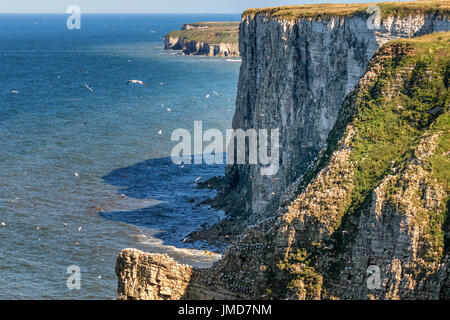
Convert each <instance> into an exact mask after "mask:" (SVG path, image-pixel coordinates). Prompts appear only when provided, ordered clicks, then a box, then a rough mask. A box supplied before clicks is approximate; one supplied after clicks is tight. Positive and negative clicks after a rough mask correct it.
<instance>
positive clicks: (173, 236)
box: [98, 157, 224, 248]
mask: <svg viewBox="0 0 450 320" xmlns="http://www.w3.org/2000/svg"><path fill="white" fill-rule="evenodd" d="M223 174H224V165H217V164H214V165H206V164H191V165H189V164H184V165H177V164H174V163H172V160H171V158H170V157H167V158H158V159H149V160H146V161H143V162H139V163H136V164H134V165H132V166H129V167H124V168H118V169H115V170H113V171H111V172H110V173H109V174H107V175H106V176H104V177H102V179H103V180H104V181H105V182H106V183H108V184H110V185H113V186H115V187H118V188H119V190H118V191H117V192H118V194H120V195H122V198H123V201H122V203H123V204H121V205H120V207H121V208H123V207H125V208H126V210H117V211H101V212H99V213H98V214H99V216H100V217H102V218H105V219H107V220H111V221H120V222H123V223H127V224H132V225H135V226H139V227H145V228H149V229H152V230H150V231H151V232H150V233H152V236H153V237H156V238H158V239H161V240H162V241H163V243H164V244H167V245H173V246H176V247H183V248H185V247H187V246H188V244H185V243H183V241H182V239H183V238H184V237H185V236H186V235H187V234H188V233H190V232H192V231H195V230H198V229H200V228H201V225H202V224H205V223H206V224H213V223H216V222H217V221H218V220H219V219H221V218H222V216H223V215H222V213H221V212H218V211H215V210H212V209H210V208H209V207H208V206H201V205H200V203H201V202H202V201H204V200H205V199H207V198H209V197H212V196H214V191H211V190H209V189H199V188H197V187H196V185H197V182H200V181H204V180H206V179H209V178H211V177H213V176H219V175H223Z"/></svg>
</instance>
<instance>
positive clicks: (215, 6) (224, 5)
mask: <svg viewBox="0 0 450 320" xmlns="http://www.w3.org/2000/svg"><path fill="white" fill-rule="evenodd" d="M352 2H353V3H355V2H366V3H370V2H377V0H353V1H346V0H309V1H308V0H303V1H301V0H300V1H299V0H0V13H66V8H67V7H68V6H69V5H77V6H79V7H80V9H81V12H82V13H242V12H243V11H244V10H245V9H247V8H262V7H273V6H280V5H288V4H314V3H352Z"/></svg>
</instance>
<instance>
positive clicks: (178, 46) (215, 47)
mask: <svg viewBox="0 0 450 320" xmlns="http://www.w3.org/2000/svg"><path fill="white" fill-rule="evenodd" d="M164 47H165V49H166V50H168V49H172V50H182V51H183V53H184V54H186V55H197V56H209V57H212V56H219V57H239V46H238V44H237V43H217V44H214V43H208V42H199V41H187V40H186V39H185V38H178V37H169V36H166V37H164Z"/></svg>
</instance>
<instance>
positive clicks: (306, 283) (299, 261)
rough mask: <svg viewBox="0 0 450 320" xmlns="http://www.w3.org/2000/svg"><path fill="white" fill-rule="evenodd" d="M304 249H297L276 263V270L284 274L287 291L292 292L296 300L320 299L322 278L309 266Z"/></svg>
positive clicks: (307, 256)
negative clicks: (287, 280) (286, 280)
mask: <svg viewBox="0 0 450 320" xmlns="http://www.w3.org/2000/svg"><path fill="white" fill-rule="evenodd" d="M311 264H312V263H311V261H310V257H309V255H308V252H307V250H306V249H304V248H303V249H297V252H296V253H291V254H289V257H288V258H286V259H284V261H280V262H279V263H278V266H277V267H278V268H279V269H280V270H282V271H284V272H285V273H286V276H287V278H288V279H289V282H288V284H287V289H290V290H293V291H294V292H295V294H297V298H298V299H320V294H321V291H322V285H323V278H322V276H321V275H320V274H318V273H317V272H316V270H315V269H314V268H313V267H312V266H311Z"/></svg>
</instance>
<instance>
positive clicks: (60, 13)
mask: <svg viewBox="0 0 450 320" xmlns="http://www.w3.org/2000/svg"><path fill="white" fill-rule="evenodd" d="M0 14H24V15H25V14H59V15H70V13H63V12H0ZM81 14H179V15H182V14H242V12H175V13H171V12H82V13H81Z"/></svg>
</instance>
